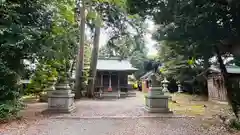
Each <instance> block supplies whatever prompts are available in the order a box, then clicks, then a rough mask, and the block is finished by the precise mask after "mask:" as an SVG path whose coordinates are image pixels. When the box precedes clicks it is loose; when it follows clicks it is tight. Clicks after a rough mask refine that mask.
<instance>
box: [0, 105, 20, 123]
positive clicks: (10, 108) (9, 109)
mask: <svg viewBox="0 0 240 135" xmlns="http://www.w3.org/2000/svg"><path fill="white" fill-rule="evenodd" d="M23 107H24V106H23V104H22V103H21V102H19V101H15V100H6V101H4V102H1V105H0V121H1V122H5V121H7V120H11V119H15V118H17V117H18V112H19V111H20V110H21V109H22V108H23ZM1 122H0V123H1Z"/></svg>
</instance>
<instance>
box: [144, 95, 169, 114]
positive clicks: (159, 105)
mask: <svg viewBox="0 0 240 135" xmlns="http://www.w3.org/2000/svg"><path fill="white" fill-rule="evenodd" d="M169 98H170V97H169V96H165V95H157V96H148V95H147V96H145V105H146V106H145V110H146V111H147V112H150V113H171V111H170V110H169V108H168V100H169Z"/></svg>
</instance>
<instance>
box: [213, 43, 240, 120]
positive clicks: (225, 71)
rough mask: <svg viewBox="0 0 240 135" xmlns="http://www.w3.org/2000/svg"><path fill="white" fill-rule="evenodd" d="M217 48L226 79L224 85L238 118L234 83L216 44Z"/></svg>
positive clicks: (224, 78)
mask: <svg viewBox="0 0 240 135" xmlns="http://www.w3.org/2000/svg"><path fill="white" fill-rule="evenodd" d="M215 48H216V53H217V59H218V62H219V65H220V70H221V73H222V77H223V81H224V86H225V88H226V90H227V98H228V102H229V104H230V105H231V107H232V110H233V113H234V114H235V116H236V117H237V118H238V103H237V101H236V99H235V97H234V96H233V89H232V87H231V84H232V83H231V81H230V80H229V79H230V78H229V74H228V72H227V69H226V66H225V65H224V63H223V59H222V57H221V54H220V50H219V48H218V47H217V46H215Z"/></svg>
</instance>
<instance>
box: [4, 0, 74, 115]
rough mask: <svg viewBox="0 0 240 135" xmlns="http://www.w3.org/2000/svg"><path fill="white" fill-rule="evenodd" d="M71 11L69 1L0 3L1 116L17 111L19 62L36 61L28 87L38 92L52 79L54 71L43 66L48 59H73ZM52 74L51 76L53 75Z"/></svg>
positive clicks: (66, 67) (40, 0)
mask: <svg viewBox="0 0 240 135" xmlns="http://www.w3.org/2000/svg"><path fill="white" fill-rule="evenodd" d="M73 9H74V1H73V0H67V1H65V0H64V1H63V0H61V1H42V0H37V1H31V0H18V1H10V0H8V1H2V3H1V4H0V22H1V23H0V27H1V29H0V74H1V77H0V95H1V96H0V104H1V105H2V106H1V111H0V113H1V117H8V116H12V115H15V114H16V112H17V111H18V110H19V108H18V107H19V106H18V104H19V102H20V101H19V98H20V94H21V92H23V91H21V90H20V88H21V87H20V84H19V81H20V79H21V78H22V75H23V73H24V65H23V62H22V61H23V60H24V59H27V60H30V61H35V60H36V61H39V62H40V63H41V64H43V65H41V66H39V67H38V69H37V72H36V74H35V76H34V77H33V80H34V81H33V82H32V84H31V85H33V86H34V87H39V88H41V89H42V88H44V87H45V83H46V80H48V79H50V78H51V77H52V76H51V74H50V72H55V70H53V71H51V70H52V68H50V69H48V66H46V65H48V64H46V62H47V61H48V60H50V59H51V60H63V61H69V60H70V59H73V56H74V55H75V52H76V43H77V36H78V29H77V27H76V26H75V23H74V11H73ZM68 66H69V64H68V62H66V63H64V68H65V69H68ZM56 70H57V68H56ZM53 74H54V76H55V73H53ZM40 83H41V84H40ZM10 101H11V103H10ZM11 108H14V109H11ZM5 112H8V113H5ZM5 114H6V115H5ZM7 115H8V116H7Z"/></svg>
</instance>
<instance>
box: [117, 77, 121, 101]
mask: <svg viewBox="0 0 240 135" xmlns="http://www.w3.org/2000/svg"><path fill="white" fill-rule="evenodd" d="M119 76H120V74H119V73H118V74H117V79H118V80H117V89H118V98H120V97H121V89H120V86H119V85H120V77H119Z"/></svg>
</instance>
